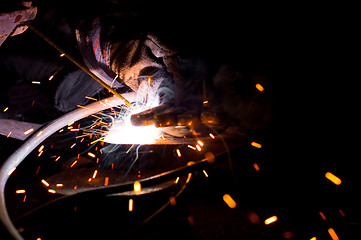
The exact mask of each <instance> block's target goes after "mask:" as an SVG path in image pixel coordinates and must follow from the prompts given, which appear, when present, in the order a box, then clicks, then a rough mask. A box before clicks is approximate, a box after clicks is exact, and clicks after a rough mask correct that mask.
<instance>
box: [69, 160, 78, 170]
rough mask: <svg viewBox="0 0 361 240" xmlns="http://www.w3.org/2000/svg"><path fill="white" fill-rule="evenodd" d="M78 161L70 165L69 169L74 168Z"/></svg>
mask: <svg viewBox="0 0 361 240" xmlns="http://www.w3.org/2000/svg"><path fill="white" fill-rule="evenodd" d="M77 162H78V161H77V160H75V161H74V162H73V163H72V164H71V165H70V168H72V167H74V165H75V164H76V163H77Z"/></svg>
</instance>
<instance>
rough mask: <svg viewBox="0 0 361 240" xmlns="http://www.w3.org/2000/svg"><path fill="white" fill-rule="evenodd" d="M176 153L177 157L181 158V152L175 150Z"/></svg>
mask: <svg viewBox="0 0 361 240" xmlns="http://www.w3.org/2000/svg"><path fill="white" fill-rule="evenodd" d="M175 151H176V152H177V155H178V157H181V156H182V154H181V152H180V150H179V149H178V148H177V150H175Z"/></svg>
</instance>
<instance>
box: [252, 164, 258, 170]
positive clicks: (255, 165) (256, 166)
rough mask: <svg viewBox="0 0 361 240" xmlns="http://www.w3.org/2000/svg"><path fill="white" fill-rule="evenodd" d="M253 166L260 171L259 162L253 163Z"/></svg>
mask: <svg viewBox="0 0 361 240" xmlns="http://www.w3.org/2000/svg"><path fill="white" fill-rule="evenodd" d="M253 167H254V169H255V170H256V171H257V172H259V166H258V164H257V163H253Z"/></svg>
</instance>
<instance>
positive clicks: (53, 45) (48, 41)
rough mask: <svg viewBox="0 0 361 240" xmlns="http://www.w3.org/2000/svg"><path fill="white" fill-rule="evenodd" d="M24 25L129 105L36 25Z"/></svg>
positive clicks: (129, 104)
mask: <svg viewBox="0 0 361 240" xmlns="http://www.w3.org/2000/svg"><path fill="white" fill-rule="evenodd" d="M25 25H26V26H28V27H29V28H30V29H31V30H32V31H33V32H34V33H36V34H37V35H38V36H39V37H41V38H42V39H44V40H45V41H46V42H47V43H49V45H51V46H52V47H53V48H55V49H56V50H58V51H59V52H60V53H61V54H64V56H65V57H66V58H67V59H69V60H70V61H71V62H72V63H74V64H75V65H76V66H78V67H79V68H80V69H81V70H83V71H84V72H86V73H87V74H88V75H89V76H90V77H92V78H93V79H94V80H95V81H97V82H98V83H100V84H101V85H102V86H103V87H105V88H106V89H107V90H108V91H109V92H111V93H112V94H114V95H115V96H116V97H118V98H120V99H121V100H123V102H124V103H125V104H126V105H127V106H128V107H131V106H132V105H131V103H130V102H129V101H128V100H127V99H125V98H124V97H123V96H122V95H120V94H119V93H118V92H117V91H115V90H114V89H113V88H111V87H110V86H108V85H107V84H106V83H105V82H104V81H103V80H101V79H100V78H98V77H97V76H96V75H94V74H93V73H92V72H91V71H89V69H88V68H86V67H85V66H84V65H83V64H81V63H80V62H79V61H77V60H76V59H75V58H73V57H72V56H70V55H69V54H68V53H66V52H65V51H64V50H63V49H62V48H60V47H59V46H58V45H57V44H55V43H54V42H53V41H51V40H50V39H49V38H48V37H47V36H45V35H44V34H43V33H42V32H41V31H39V30H38V29H37V28H36V27H34V26H33V25H32V24H30V22H26V23H25Z"/></svg>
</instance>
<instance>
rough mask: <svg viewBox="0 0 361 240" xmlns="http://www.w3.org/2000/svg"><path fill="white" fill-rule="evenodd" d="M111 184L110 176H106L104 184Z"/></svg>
mask: <svg viewBox="0 0 361 240" xmlns="http://www.w3.org/2000/svg"><path fill="white" fill-rule="evenodd" d="M108 184H109V178H108V177H105V179H104V186H108Z"/></svg>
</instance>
